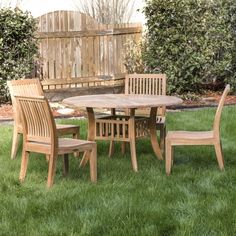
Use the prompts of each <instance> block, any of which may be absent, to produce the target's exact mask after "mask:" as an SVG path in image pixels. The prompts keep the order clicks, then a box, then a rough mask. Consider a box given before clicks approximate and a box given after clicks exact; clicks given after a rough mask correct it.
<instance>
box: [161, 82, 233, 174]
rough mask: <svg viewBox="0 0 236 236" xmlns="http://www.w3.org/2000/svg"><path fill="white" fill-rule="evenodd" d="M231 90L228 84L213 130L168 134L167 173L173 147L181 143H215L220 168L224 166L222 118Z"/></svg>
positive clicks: (171, 159) (168, 172)
mask: <svg viewBox="0 0 236 236" xmlns="http://www.w3.org/2000/svg"><path fill="white" fill-rule="evenodd" d="M229 91H230V86H229V85H227V86H226V87H225V90H224V92H223V94H222V96H221V99H220V102H219V105H218V107H217V110H216V114H215V119H214V124H213V130H211V131H169V132H168V133H167V136H166V155H165V158H166V174H167V175H169V174H170V172H171V167H172V165H173V157H174V154H173V148H174V146H179V145H213V146H214V148H215V152H216V158H217V161H218V164H219V168H220V169H221V170H222V169H223V168H224V158H223V153H222V146H221V141H220V118H221V114H222V110H223V106H224V102H225V98H226V96H227V94H228V93H229Z"/></svg>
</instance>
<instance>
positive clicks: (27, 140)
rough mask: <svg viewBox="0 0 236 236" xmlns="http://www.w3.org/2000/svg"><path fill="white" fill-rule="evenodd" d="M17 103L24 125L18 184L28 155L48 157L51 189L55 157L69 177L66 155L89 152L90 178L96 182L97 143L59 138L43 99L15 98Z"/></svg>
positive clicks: (25, 169)
mask: <svg viewBox="0 0 236 236" xmlns="http://www.w3.org/2000/svg"><path fill="white" fill-rule="evenodd" d="M15 98H16V103H17V105H18V106H19V107H20V110H21V121H22V125H23V150H22V159H21V170H20V177H19V179H20V181H21V182H23V181H24V179H25V176H26V171H27V165H28V158H29V154H30V153H31V152H36V153H43V154H46V155H47V156H49V161H48V178H47V186H48V187H51V186H52V185H53V180H54V175H55V169H56V161H57V156H58V155H64V174H65V175H66V174H67V173H68V167H69V160H68V154H69V153H73V152H75V151H76V152H77V151H79V152H84V151H86V152H88V153H89V161H90V177H91V181H92V182H96V181H97V145H96V142H93V141H87V140H79V139H72V138H58V132H57V130H56V124H55V121H54V118H53V115H52V112H51V109H50V106H49V104H48V101H47V99H46V98H45V97H43V96H40V97H18V96H16V97H15Z"/></svg>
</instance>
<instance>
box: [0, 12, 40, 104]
mask: <svg viewBox="0 0 236 236" xmlns="http://www.w3.org/2000/svg"><path fill="white" fill-rule="evenodd" d="M36 23H37V22H36V20H35V19H34V18H33V17H32V16H31V15H30V14H29V13H28V12H22V11H21V10H19V9H15V10H12V9H7V8H3V9H0V102H5V101H7V99H8V98H9V96H8V92H7V89H6V81H7V80H12V79H20V78H24V77H25V76H26V75H27V74H28V73H30V72H31V70H32V66H33V62H34V58H35V56H36V55H37V52H38V47H37V39H36V37H35V32H36V30H37V24H36Z"/></svg>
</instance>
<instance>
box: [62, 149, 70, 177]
mask: <svg viewBox="0 0 236 236" xmlns="http://www.w3.org/2000/svg"><path fill="white" fill-rule="evenodd" d="M63 161H64V163H63V164H64V165H63V175H64V176H67V174H68V170H69V155H68V154H64V156H63Z"/></svg>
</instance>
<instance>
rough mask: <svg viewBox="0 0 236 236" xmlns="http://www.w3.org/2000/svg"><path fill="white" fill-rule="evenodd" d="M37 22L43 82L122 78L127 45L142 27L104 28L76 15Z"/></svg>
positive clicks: (51, 15)
mask: <svg viewBox="0 0 236 236" xmlns="http://www.w3.org/2000/svg"><path fill="white" fill-rule="evenodd" d="M38 22H39V31H38V38H39V39H40V44H39V49H40V57H41V64H40V68H41V69H40V77H41V78H42V79H44V80H51V79H52V80H55V79H62V80H63V81H65V80H73V79H74V78H81V77H82V78H86V77H96V78H102V79H110V78H116V77H121V75H122V74H124V73H125V67H124V61H123V58H124V54H125V53H126V43H127V42H128V41H129V40H135V41H137V40H139V38H140V37H141V33H142V26H141V24H116V25H104V24H99V23H97V22H96V21H95V20H94V19H93V18H91V17H89V16H87V15H85V14H83V13H80V12H76V11H56V12H51V13H48V14H45V15H43V16H41V17H39V18H38Z"/></svg>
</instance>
